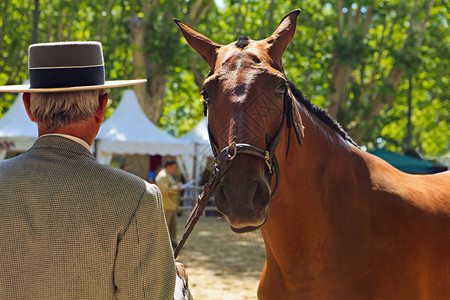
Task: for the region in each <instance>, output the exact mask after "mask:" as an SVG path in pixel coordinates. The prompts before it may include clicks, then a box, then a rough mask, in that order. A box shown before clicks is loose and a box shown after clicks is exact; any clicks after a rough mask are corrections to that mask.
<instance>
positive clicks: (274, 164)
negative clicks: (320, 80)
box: [203, 86, 304, 197]
mask: <svg viewBox="0 0 450 300" xmlns="http://www.w3.org/2000/svg"><path fill="white" fill-rule="evenodd" d="M203 104H204V112H205V116H206V112H207V104H208V103H207V102H206V101H204V102H203ZM295 105H296V104H295V103H293V96H292V93H291V90H290V88H289V87H288V86H286V90H285V92H284V93H283V116H282V118H281V124H280V126H279V127H278V129H277V131H276V133H275V136H274V137H273V138H272V139H271V138H270V136H269V135H268V134H267V133H266V136H265V138H266V145H267V150H262V149H259V148H257V147H255V146H252V145H249V144H243V143H235V142H232V143H231V144H230V145H228V146H227V147H225V148H224V149H222V150H221V151H220V153H217V151H216V148H218V147H217V146H216V144H215V142H214V140H213V138H212V135H211V131H210V129H209V125H208V135H209V141H210V145H211V149H212V152H213V154H214V157H215V160H216V162H217V161H220V160H221V158H222V157H223V156H224V155H227V156H228V157H230V160H233V159H234V158H235V157H236V155H237V154H247V155H251V156H255V157H258V158H261V159H262V160H264V162H265V164H266V166H267V173H268V175H269V180H270V182H272V177H273V174H274V173H275V178H276V185H275V188H274V190H273V191H272V194H271V197H272V196H273V195H274V194H275V192H276V191H277V189H278V184H279V181H280V168H279V166H278V161H277V157H276V155H275V150H276V148H277V146H278V142H279V140H280V137H281V133H282V132H283V128H284V123H285V122H286V124H287V127H288V130H289V135H288V145H287V150H286V158H287V156H288V153H289V146H290V142H291V130H292V128H293V129H294V132H295V135H296V137H297V141H298V143H299V145H302V139H301V136H304V134H303V130H304V127H303V124H302V119H301V116H300V113H299V112H298V109H297V107H294V106H295ZM294 113H295V116H296V117H297V119H299V123H300V125H299V126H300V130H301V134H300V130H299V126H298V125H297V123H296V122H295V116H294Z"/></svg>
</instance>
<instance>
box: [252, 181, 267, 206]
mask: <svg viewBox="0 0 450 300" xmlns="http://www.w3.org/2000/svg"><path fill="white" fill-rule="evenodd" d="M269 199H270V186H268V185H267V184H264V183H263V182H260V181H259V182H258V183H257V186H256V191H255V194H254V198H253V207H254V208H255V209H265V208H266V206H267V204H268V203H269Z"/></svg>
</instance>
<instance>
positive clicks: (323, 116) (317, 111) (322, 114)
mask: <svg viewBox="0 0 450 300" xmlns="http://www.w3.org/2000/svg"><path fill="white" fill-rule="evenodd" d="M288 84H289V88H290V89H291V91H292V94H293V95H294V97H295V99H296V100H297V101H299V102H300V103H301V104H303V106H305V107H306V109H307V110H308V111H309V112H310V113H312V114H314V115H315V116H316V117H318V118H319V119H320V120H321V121H322V122H324V123H325V124H327V125H328V126H329V127H331V129H333V130H334V131H336V132H337V133H338V134H339V135H340V136H342V137H343V138H344V139H345V140H346V141H348V142H350V143H351V144H353V145H355V146H356V147H359V146H358V145H357V144H356V143H355V142H354V141H353V140H352V138H351V137H350V136H349V135H348V134H347V132H346V131H345V130H344V129H343V128H342V126H341V125H340V124H339V123H338V122H337V121H336V120H335V119H333V118H332V117H331V116H330V115H329V114H328V113H327V112H326V111H325V110H324V109H323V108H321V107H319V106H317V105H314V104H312V103H311V100H309V99H308V97H306V96H303V93H302V92H301V91H300V90H299V89H298V88H296V87H295V85H294V84H293V83H292V82H290V81H288Z"/></svg>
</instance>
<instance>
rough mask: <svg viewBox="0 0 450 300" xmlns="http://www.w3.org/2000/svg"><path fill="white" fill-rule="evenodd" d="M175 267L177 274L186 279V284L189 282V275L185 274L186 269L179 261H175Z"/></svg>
mask: <svg viewBox="0 0 450 300" xmlns="http://www.w3.org/2000/svg"><path fill="white" fill-rule="evenodd" d="M175 267H176V268H177V273H178V275H179V276H180V277H181V278H183V279H184V280H186V284H189V277H188V276H187V274H186V270H185V269H184V265H183V264H182V263H180V262H175Z"/></svg>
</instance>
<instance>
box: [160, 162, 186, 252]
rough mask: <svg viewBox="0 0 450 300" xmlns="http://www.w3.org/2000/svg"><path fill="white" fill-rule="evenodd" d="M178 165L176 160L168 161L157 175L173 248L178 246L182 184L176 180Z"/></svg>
mask: <svg viewBox="0 0 450 300" xmlns="http://www.w3.org/2000/svg"><path fill="white" fill-rule="evenodd" d="M176 170H177V163H176V162H175V161H174V160H168V161H167V162H166V163H165V164H164V168H163V169H162V170H161V171H159V173H158V175H156V185H158V188H159V189H160V190H161V194H162V198H163V205H164V214H165V216H166V222H167V227H168V228H169V234H170V239H171V241H172V246H173V247H176V246H177V243H178V242H177V218H176V217H177V210H178V192H179V191H180V190H181V186H182V185H181V183H179V182H177V181H176V179H175V172H176Z"/></svg>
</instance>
